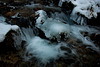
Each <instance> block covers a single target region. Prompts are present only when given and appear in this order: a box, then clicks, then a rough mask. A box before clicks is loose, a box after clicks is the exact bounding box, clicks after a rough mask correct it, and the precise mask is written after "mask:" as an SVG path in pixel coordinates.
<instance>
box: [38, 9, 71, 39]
mask: <svg viewBox="0 0 100 67" xmlns="http://www.w3.org/2000/svg"><path fill="white" fill-rule="evenodd" d="M37 12H38V13H39V17H38V19H37V20H36V26H37V27H38V28H40V29H41V30H42V31H43V32H44V33H45V36H46V37H47V38H49V39H54V38H57V39H58V40H60V38H61V36H60V35H61V34H64V35H65V37H67V36H69V34H70V29H71V28H70V26H69V24H65V23H63V22H61V21H59V20H55V19H53V18H48V17H47V14H46V12H45V11H43V10H40V11H37Z"/></svg>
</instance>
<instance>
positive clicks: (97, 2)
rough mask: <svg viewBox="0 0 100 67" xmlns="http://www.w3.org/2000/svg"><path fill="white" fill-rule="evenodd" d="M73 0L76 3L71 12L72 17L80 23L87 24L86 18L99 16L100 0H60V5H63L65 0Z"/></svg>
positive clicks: (71, 0)
mask: <svg viewBox="0 0 100 67" xmlns="http://www.w3.org/2000/svg"><path fill="white" fill-rule="evenodd" d="M65 1H67V2H69V1H70V2H71V3H72V4H73V5H75V7H74V9H73V10H72V13H71V19H72V20H73V21H75V22H77V23H78V24H81V25H82V24H85V20H86V19H85V18H84V17H86V18H88V19H91V18H92V17H95V18H96V17H97V14H98V13H100V0H60V2H59V4H60V5H59V6H62V3H63V2H65Z"/></svg>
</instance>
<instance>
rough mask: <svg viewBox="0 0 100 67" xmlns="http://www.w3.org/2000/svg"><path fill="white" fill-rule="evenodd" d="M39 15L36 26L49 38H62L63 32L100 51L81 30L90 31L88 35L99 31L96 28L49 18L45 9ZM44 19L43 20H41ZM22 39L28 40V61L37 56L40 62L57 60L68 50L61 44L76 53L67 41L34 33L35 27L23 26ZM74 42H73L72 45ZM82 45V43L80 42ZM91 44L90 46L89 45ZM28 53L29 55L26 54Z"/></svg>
mask: <svg viewBox="0 0 100 67" xmlns="http://www.w3.org/2000/svg"><path fill="white" fill-rule="evenodd" d="M38 14H39V17H38V18H37V20H36V26H37V27H38V28H39V29H40V30H42V31H43V32H44V33H45V36H46V37H47V38H49V39H55V38H54V37H56V38H57V40H60V38H61V36H60V34H61V33H64V34H65V37H64V39H65V38H66V39H67V38H69V39H72V38H74V39H75V40H77V39H78V40H80V41H81V43H83V44H84V45H86V46H87V48H91V49H93V50H95V51H99V48H98V47H97V46H95V44H94V43H93V42H92V41H91V40H90V38H89V37H88V36H86V37H84V35H82V34H81V32H88V35H90V34H92V33H98V32H99V31H98V30H96V29H95V28H90V27H88V26H80V25H69V24H65V23H63V22H61V21H59V20H56V19H52V18H48V16H47V14H46V12H45V11H43V10H40V11H38ZM41 21H42V22H41ZM21 30H22V32H23V33H22V34H23V36H22V39H23V40H25V41H26V47H25V49H26V51H25V56H24V57H25V60H26V61H28V60H30V59H32V58H33V57H35V58H36V59H37V61H38V62H39V63H42V64H47V63H49V62H51V61H55V60H57V59H58V58H60V57H64V56H65V53H66V52H67V51H63V50H61V48H60V47H61V46H64V47H68V48H70V50H71V51H72V54H76V56H77V53H76V52H75V50H74V49H73V48H71V47H69V46H68V44H67V42H66V41H65V42H62V41H60V42H56V41H54V42H51V41H50V40H46V39H42V38H40V37H39V36H35V35H34V31H35V29H33V28H31V27H29V28H22V29H21ZM72 45H73V44H71V46H72ZM78 45H80V44H78ZM88 45H89V46H88ZM26 54H27V56H26Z"/></svg>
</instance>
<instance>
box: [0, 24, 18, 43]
mask: <svg viewBox="0 0 100 67" xmlns="http://www.w3.org/2000/svg"><path fill="white" fill-rule="evenodd" d="M18 29H19V27H18V26H17V25H8V24H4V23H0V42H2V41H3V40H4V39H5V36H6V34H7V33H8V32H9V31H10V30H14V31H16V30H18Z"/></svg>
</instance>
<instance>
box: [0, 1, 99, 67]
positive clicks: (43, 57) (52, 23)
mask: <svg viewBox="0 0 100 67" xmlns="http://www.w3.org/2000/svg"><path fill="white" fill-rule="evenodd" d="M38 1H39V0H37V1H36V0H34V1H33V2H30V5H25V6H24V7H27V8H30V9H31V10H32V9H33V10H34V13H35V15H36V16H35V17H34V18H35V19H34V20H35V22H34V23H32V22H31V21H30V22H28V23H24V22H26V21H23V24H27V27H21V26H20V24H21V23H18V24H19V27H20V30H19V32H20V34H19V36H15V38H14V40H16V42H15V43H14V44H15V47H16V48H18V50H19V49H23V50H24V51H23V52H22V53H20V55H21V57H22V58H23V61H24V62H29V67H31V66H32V67H85V66H90V67H91V65H93V64H92V63H94V64H97V65H100V63H99V61H100V58H99V59H98V58H97V56H99V54H100V46H99V45H98V44H96V43H95V42H94V41H93V40H92V39H91V36H92V35H93V34H95V35H97V34H100V29H99V27H94V26H89V25H87V24H86V20H88V19H87V18H86V17H84V16H83V15H81V14H78V15H77V16H72V15H71V12H72V10H71V9H68V10H66V9H65V8H63V7H62V5H63V4H62V3H63V2H61V1H65V0H60V2H59V4H58V5H59V6H60V7H56V6H55V4H54V3H53V1H52V0H50V3H49V5H40V4H39V3H38ZM66 1H67V0H66ZM35 2H37V3H36V4H35ZM46 2H48V1H47V0H46ZM68 2H70V0H68ZM67 7H70V6H67ZM14 17H18V15H17V14H16V16H13V17H12V18H14ZM0 18H3V17H0ZM72 19H74V20H72ZM0 21H4V20H0ZM19 21H21V20H19ZM74 21H76V22H77V23H75V22H74ZM83 22H84V23H83ZM10 24H11V23H10ZM18 24H17V25H18ZM23 24H22V26H23ZM79 24H80V25H79ZM18 38H19V39H18ZM21 41H23V42H24V44H22V43H21ZM20 44H21V45H20ZM95 54H96V55H95ZM92 55H93V56H92ZM91 60H92V61H91Z"/></svg>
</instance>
